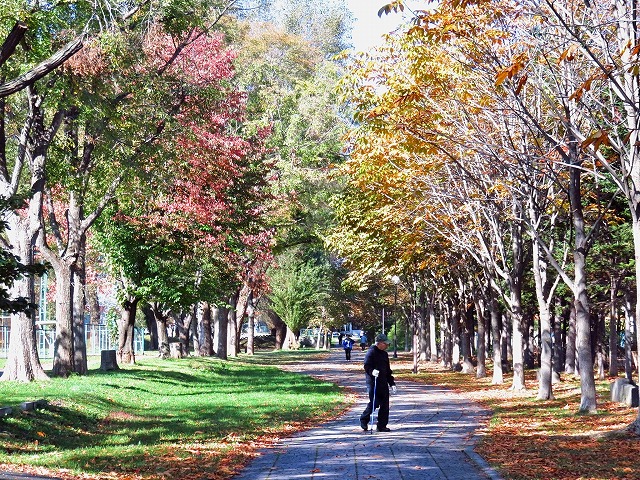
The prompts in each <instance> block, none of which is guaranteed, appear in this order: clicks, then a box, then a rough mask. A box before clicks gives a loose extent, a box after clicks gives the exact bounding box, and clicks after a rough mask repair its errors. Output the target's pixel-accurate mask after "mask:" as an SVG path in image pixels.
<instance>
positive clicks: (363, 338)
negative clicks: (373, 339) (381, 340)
mask: <svg viewBox="0 0 640 480" xmlns="http://www.w3.org/2000/svg"><path fill="white" fill-rule="evenodd" d="M360 348H361V349H362V351H363V352H364V351H365V349H366V348H367V334H366V333H364V332H362V333H361V334H360Z"/></svg>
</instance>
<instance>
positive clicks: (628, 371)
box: [624, 291, 637, 381]
mask: <svg viewBox="0 0 640 480" xmlns="http://www.w3.org/2000/svg"><path fill="white" fill-rule="evenodd" d="M630 297H631V294H630V292H627V291H625V293H624V311H625V315H624V373H625V377H626V378H627V380H629V381H633V342H632V341H633V334H632V332H631V325H634V326H635V325H636V322H635V317H634V315H635V310H634V308H633V302H632V300H631V298H630ZM635 328H636V331H637V326H635Z"/></svg>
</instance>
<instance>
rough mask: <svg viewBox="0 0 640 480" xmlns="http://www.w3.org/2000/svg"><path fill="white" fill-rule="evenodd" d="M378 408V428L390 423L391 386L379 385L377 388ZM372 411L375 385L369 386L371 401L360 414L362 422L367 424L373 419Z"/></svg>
mask: <svg viewBox="0 0 640 480" xmlns="http://www.w3.org/2000/svg"><path fill="white" fill-rule="evenodd" d="M376 408H377V409H378V415H377V421H376V425H377V426H378V428H382V427H386V426H387V423H389V386H388V385H380V384H378V385H377V389H376ZM371 412H373V385H370V386H369V403H368V404H367V408H365V409H364V412H362V415H360V424H362V425H367V424H369V422H370V421H371Z"/></svg>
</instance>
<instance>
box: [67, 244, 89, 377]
mask: <svg viewBox="0 0 640 480" xmlns="http://www.w3.org/2000/svg"><path fill="white" fill-rule="evenodd" d="M85 241H86V240H85V238H84V235H83V239H82V248H81V250H80V255H79V256H78V260H77V261H76V264H75V266H74V269H73V276H72V277H71V279H72V282H73V284H72V286H71V291H72V294H73V300H72V302H73V368H74V372H75V373H78V374H80V375H86V374H87V372H88V371H89V368H88V365H87V343H86V341H85V322H84V312H85V306H86V298H85V296H84V292H85V283H86V281H85V279H86V275H85V263H84V260H85V258H84V252H85Z"/></svg>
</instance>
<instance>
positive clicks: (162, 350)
mask: <svg viewBox="0 0 640 480" xmlns="http://www.w3.org/2000/svg"><path fill="white" fill-rule="evenodd" d="M149 307H150V310H151V314H152V316H153V320H154V323H155V330H156V332H157V342H158V356H159V357H160V358H162V359H163V360H164V359H167V358H169V357H170V356H171V349H170V346H169V343H170V342H169V332H168V331H167V319H168V316H167V313H166V312H165V311H164V310H163V309H162V307H161V305H160V304H159V303H158V302H152V303H151V304H150V305H149Z"/></svg>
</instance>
